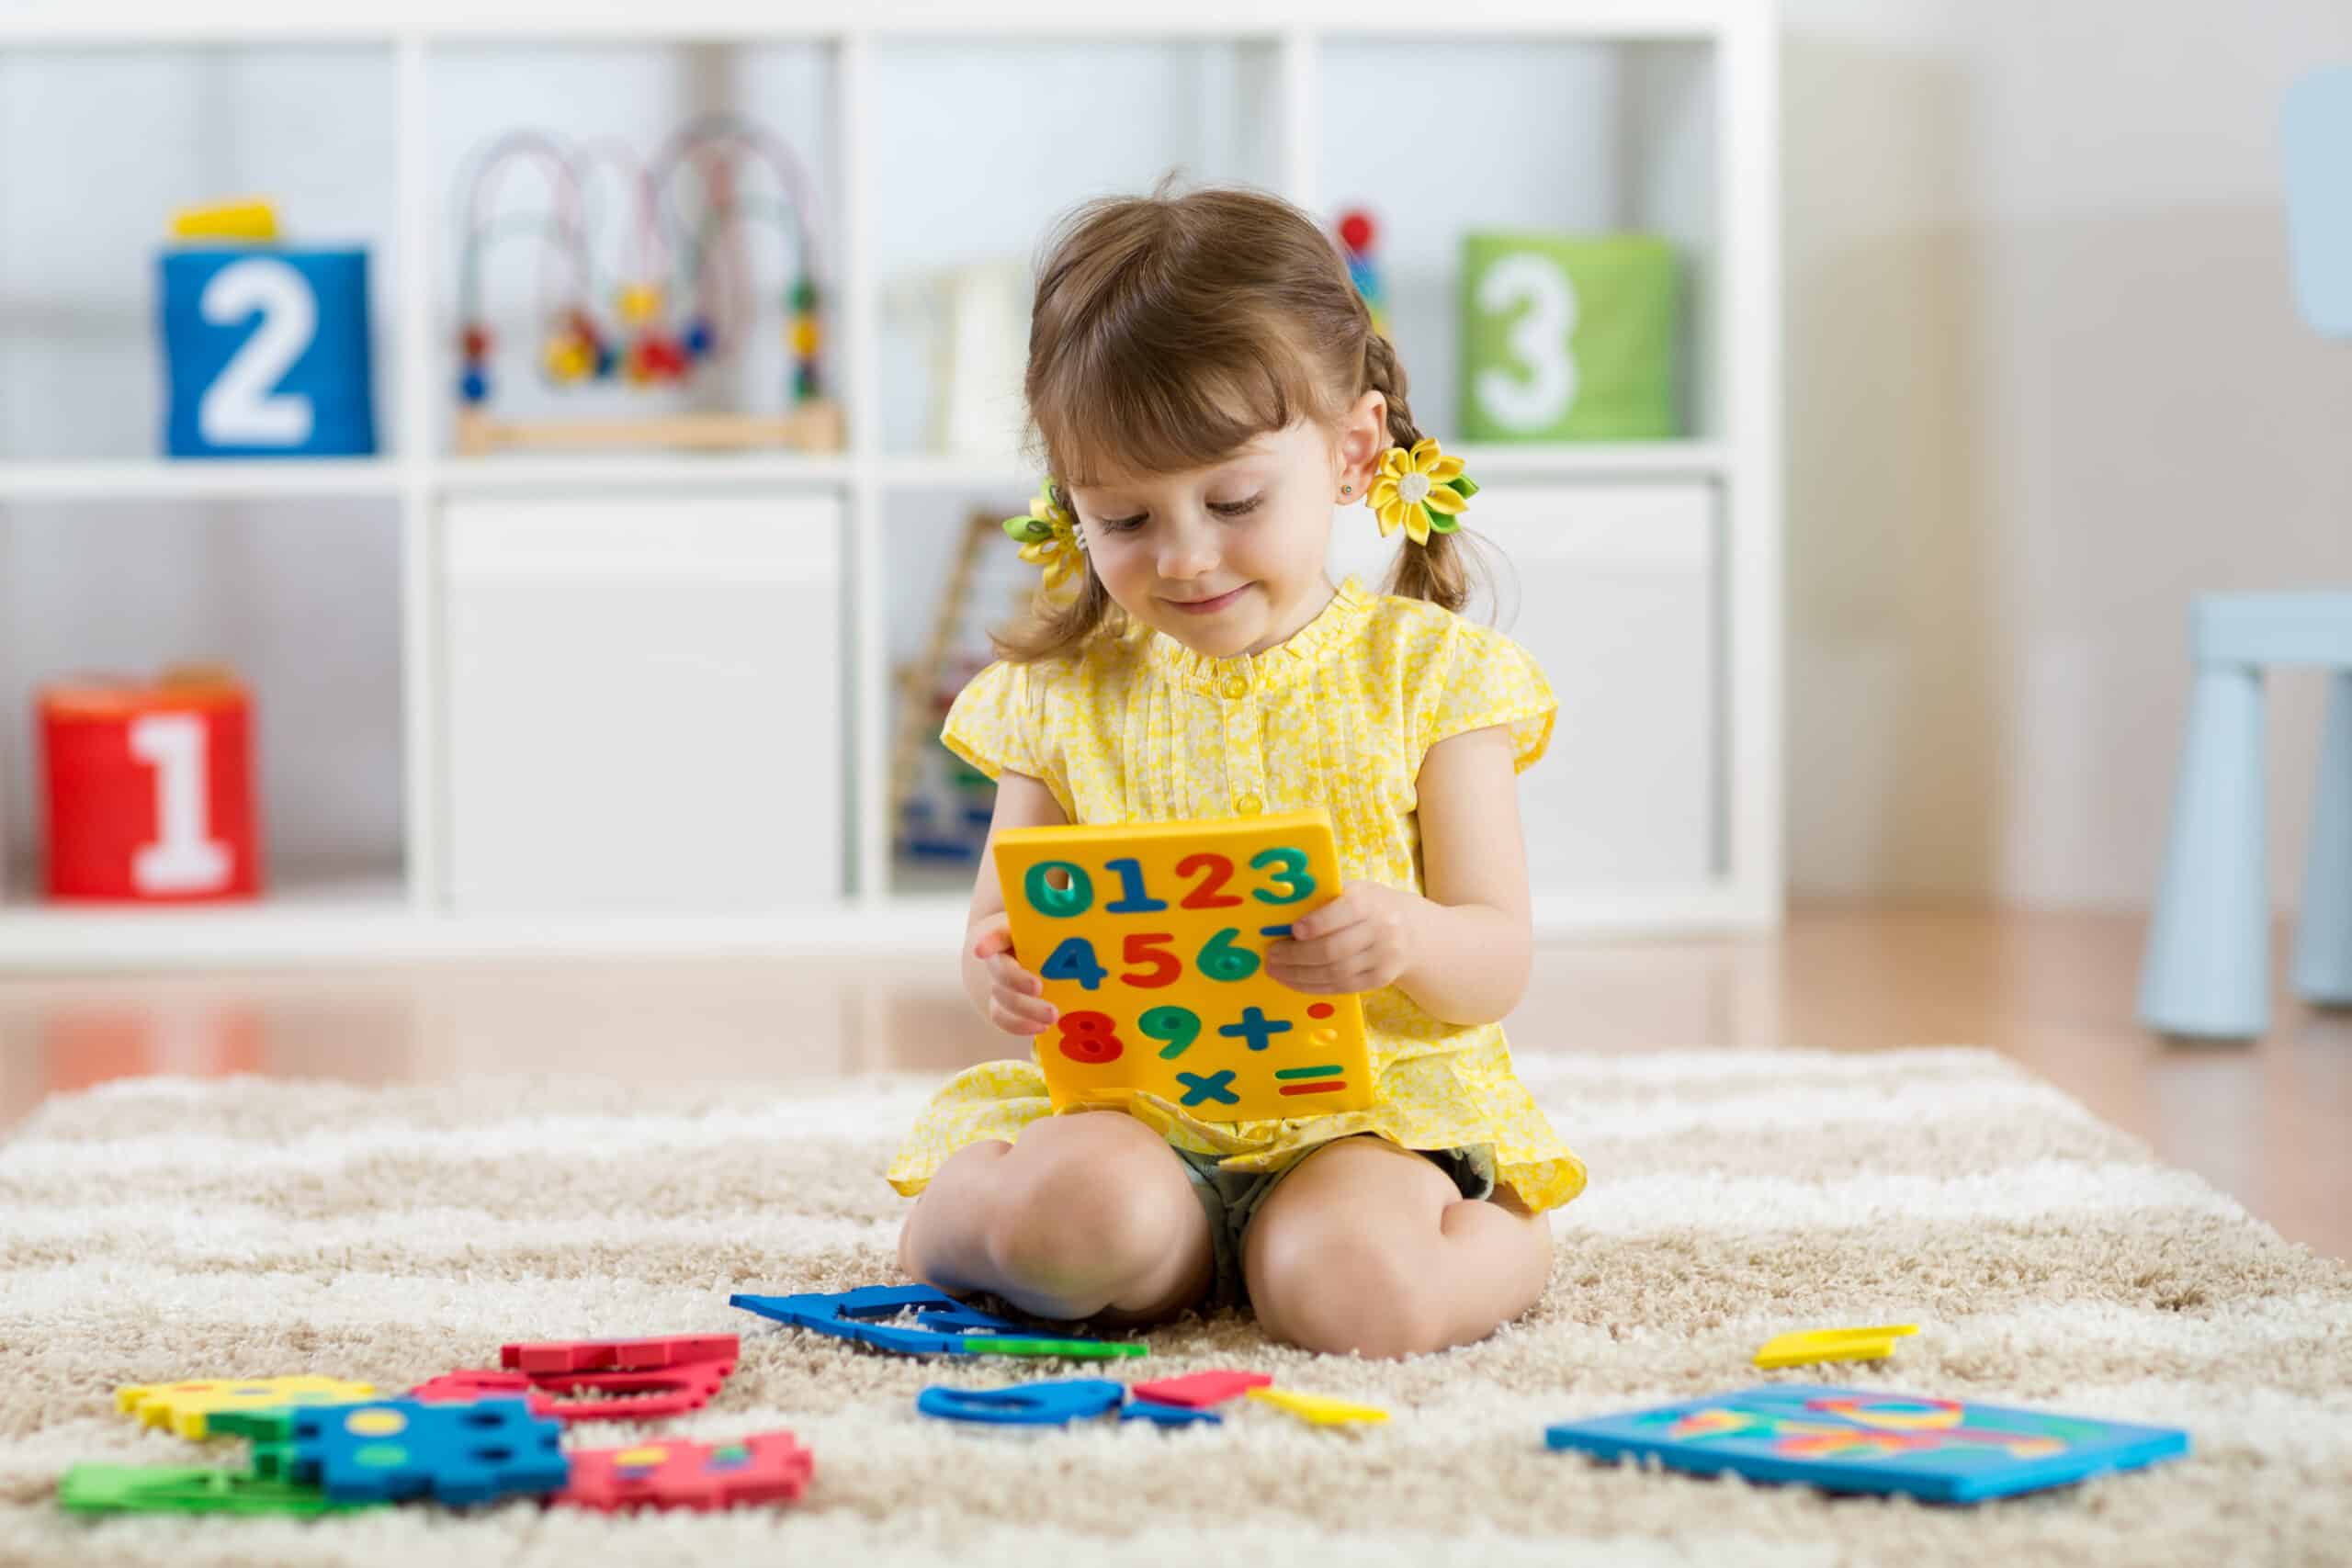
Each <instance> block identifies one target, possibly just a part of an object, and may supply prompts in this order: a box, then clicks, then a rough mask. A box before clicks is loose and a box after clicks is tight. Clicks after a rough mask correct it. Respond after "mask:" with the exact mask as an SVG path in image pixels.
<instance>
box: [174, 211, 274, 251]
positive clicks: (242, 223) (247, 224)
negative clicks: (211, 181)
mask: <svg viewBox="0 0 2352 1568" xmlns="http://www.w3.org/2000/svg"><path fill="white" fill-rule="evenodd" d="M172 238H174V239H175V240H241V241H243V242H245V243H249V244H266V243H268V242H270V241H272V240H275V239H277V208H276V207H274V206H272V205H271V204H270V203H268V202H266V201H261V200H252V201H223V202H216V203H214V204H212V205H211V206H209V207H183V208H181V209H179V210H178V211H177V212H175V213H173V214H172Z"/></svg>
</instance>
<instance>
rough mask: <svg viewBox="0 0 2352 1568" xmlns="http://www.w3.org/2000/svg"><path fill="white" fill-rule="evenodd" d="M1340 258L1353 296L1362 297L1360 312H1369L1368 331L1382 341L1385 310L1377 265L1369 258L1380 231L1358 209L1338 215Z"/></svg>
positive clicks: (1385, 333) (1386, 310) (1372, 255)
mask: <svg viewBox="0 0 2352 1568" xmlns="http://www.w3.org/2000/svg"><path fill="white" fill-rule="evenodd" d="M1339 234H1340V254H1341V255H1342V256H1344V257H1345V258H1346V260H1347V264H1348V276H1349V278H1350V279H1351V281H1352V282H1353V283H1354V284H1355V286H1356V292H1357V293H1359V294H1361V295H1363V302H1364V308H1365V309H1366V310H1370V311H1371V312H1372V330H1373V331H1374V332H1376V333H1380V334H1381V335H1382V336H1383V337H1385V336H1387V335H1388V306H1387V302H1386V299H1385V296H1384V295H1383V294H1382V292H1381V288H1380V263H1379V261H1378V260H1377V258H1375V257H1374V254H1373V249H1372V248H1373V246H1374V244H1376V243H1378V242H1379V238H1380V231H1379V228H1378V226H1377V225H1375V224H1374V222H1373V220H1372V214H1371V213H1369V212H1366V211H1365V210H1364V209H1363V208H1361V207H1351V208H1350V209H1348V210H1347V211H1345V212H1342V213H1340V224H1339Z"/></svg>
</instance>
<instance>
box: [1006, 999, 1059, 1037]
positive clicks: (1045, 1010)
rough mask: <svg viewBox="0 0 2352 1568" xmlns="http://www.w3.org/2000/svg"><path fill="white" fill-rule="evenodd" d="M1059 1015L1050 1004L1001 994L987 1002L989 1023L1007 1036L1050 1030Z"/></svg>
mask: <svg viewBox="0 0 2352 1568" xmlns="http://www.w3.org/2000/svg"><path fill="white" fill-rule="evenodd" d="M1058 1016H1059V1015H1058V1014H1057V1013H1056V1012H1055V1010H1054V1008H1053V1004H1052V1003H1050V1002H1040V1001H1033V1000H1030V999H1029V998H1023V997H1008V996H1004V995H1002V994H1001V993H1000V994H999V995H997V996H995V997H993V998H990V999H989V1021H990V1022H991V1023H994V1024H995V1025H996V1026H997V1027H998V1028H999V1029H1001V1030H1003V1031H1004V1032H1006V1033H1008V1034H1022V1035H1029V1034H1036V1033H1039V1032H1042V1031H1045V1030H1047V1029H1051V1028H1052V1027H1053V1026H1054V1020H1055V1019H1056V1018H1057V1017H1058Z"/></svg>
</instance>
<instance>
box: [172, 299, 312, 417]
mask: <svg viewBox="0 0 2352 1568" xmlns="http://www.w3.org/2000/svg"><path fill="white" fill-rule="evenodd" d="M197 308H198V310H201V311H202V312H203V315H204V319H205V320H206V321H209V322H211V323H212V324H213V325H214V326H216V327H233V326H236V325H238V324H239V323H240V322H242V321H244V320H245V318H246V317H248V316H250V315H252V314H254V312H255V311H259V312H260V313H261V325H259V326H257V327H255V328H254V334H253V336H251V337H249V338H247V339H246V340H245V341H244V343H243V345H242V346H240V347H239V348H238V350H237V352H236V353H235V354H234V355H231V356H230V360H229V363H228V364H227V365H225V366H223V367H221V370H220V375H218V376H216V377H214V378H213V380H212V385H211V386H209V387H207V388H206V389H204V397H203V398H202V400H199V401H198V404H197V406H196V424H197V429H198V431H200V432H201V433H202V434H203V436H204V439H205V440H206V441H207V442H209V443H210V444H211V445H213V446H300V445H301V444H302V443H303V442H305V441H308V440H309V439H310V438H311V400H310V399H309V398H307V397H305V396H303V395H302V394H301V393H300V392H279V391H275V390H273V389H274V388H275V387H276V386H277V381H278V378H280V377H282V376H284V375H285V374H286V372H287V370H288V368H289V367H292V365H293V363H294V362H295V361H296V360H298V359H300V358H301V357H302V351H303V350H304V349H306V348H309V347H310V346H311V337H312V336H313V335H314V334H315V333H317V332H318V328H319V302H318V300H317V299H316V298H315V297H313V296H312V294H311V286H310V285H309V284H308V283H306V282H304V281H303V280H302V275H301V274H300V273H299V272H296V271H295V270H294V269H293V268H292V267H290V266H288V265H286V264H285V263H284V262H282V261H276V260H273V259H271V258H270V257H268V256H248V257H247V258H245V259H244V260H243V261H241V262H232V263H230V264H229V265H227V266H224V267H222V268H221V269H220V271H219V272H216V273H214V274H213V275H212V281H210V282H209V283H207V284H206V285H205V286H204V295H203V298H202V299H198V301H197Z"/></svg>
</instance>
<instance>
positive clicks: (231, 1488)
mask: <svg viewBox="0 0 2352 1568" xmlns="http://www.w3.org/2000/svg"><path fill="white" fill-rule="evenodd" d="M57 1501H58V1503H59V1504H60V1505H61V1506H64V1507H68V1508H72V1509H74V1511H75V1512H77V1513H85V1514H166V1513H170V1514H324V1513H332V1512H335V1511H338V1510H341V1509H344V1508H356V1507H360V1506H364V1505H363V1504H361V1503H357V1502H337V1501H335V1500H334V1498H331V1497H329V1496H328V1495H326V1494H325V1493H324V1492H322V1491H321V1490H319V1488H317V1487H315V1486H304V1485H301V1484H300V1483H296V1482H291V1481H286V1480H282V1479H279V1478H277V1477H273V1476H261V1475H241V1474H239V1473H238V1472H235V1471H232V1470H214V1469H211V1468H209V1467H207V1466H203V1465H193V1466H191V1465H143V1464H77V1465H75V1466H74V1467H73V1468H72V1469H71V1470H68V1471H67V1472H65V1473H64V1474H63V1475H61V1476H59V1477H58V1478H57Z"/></svg>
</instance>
